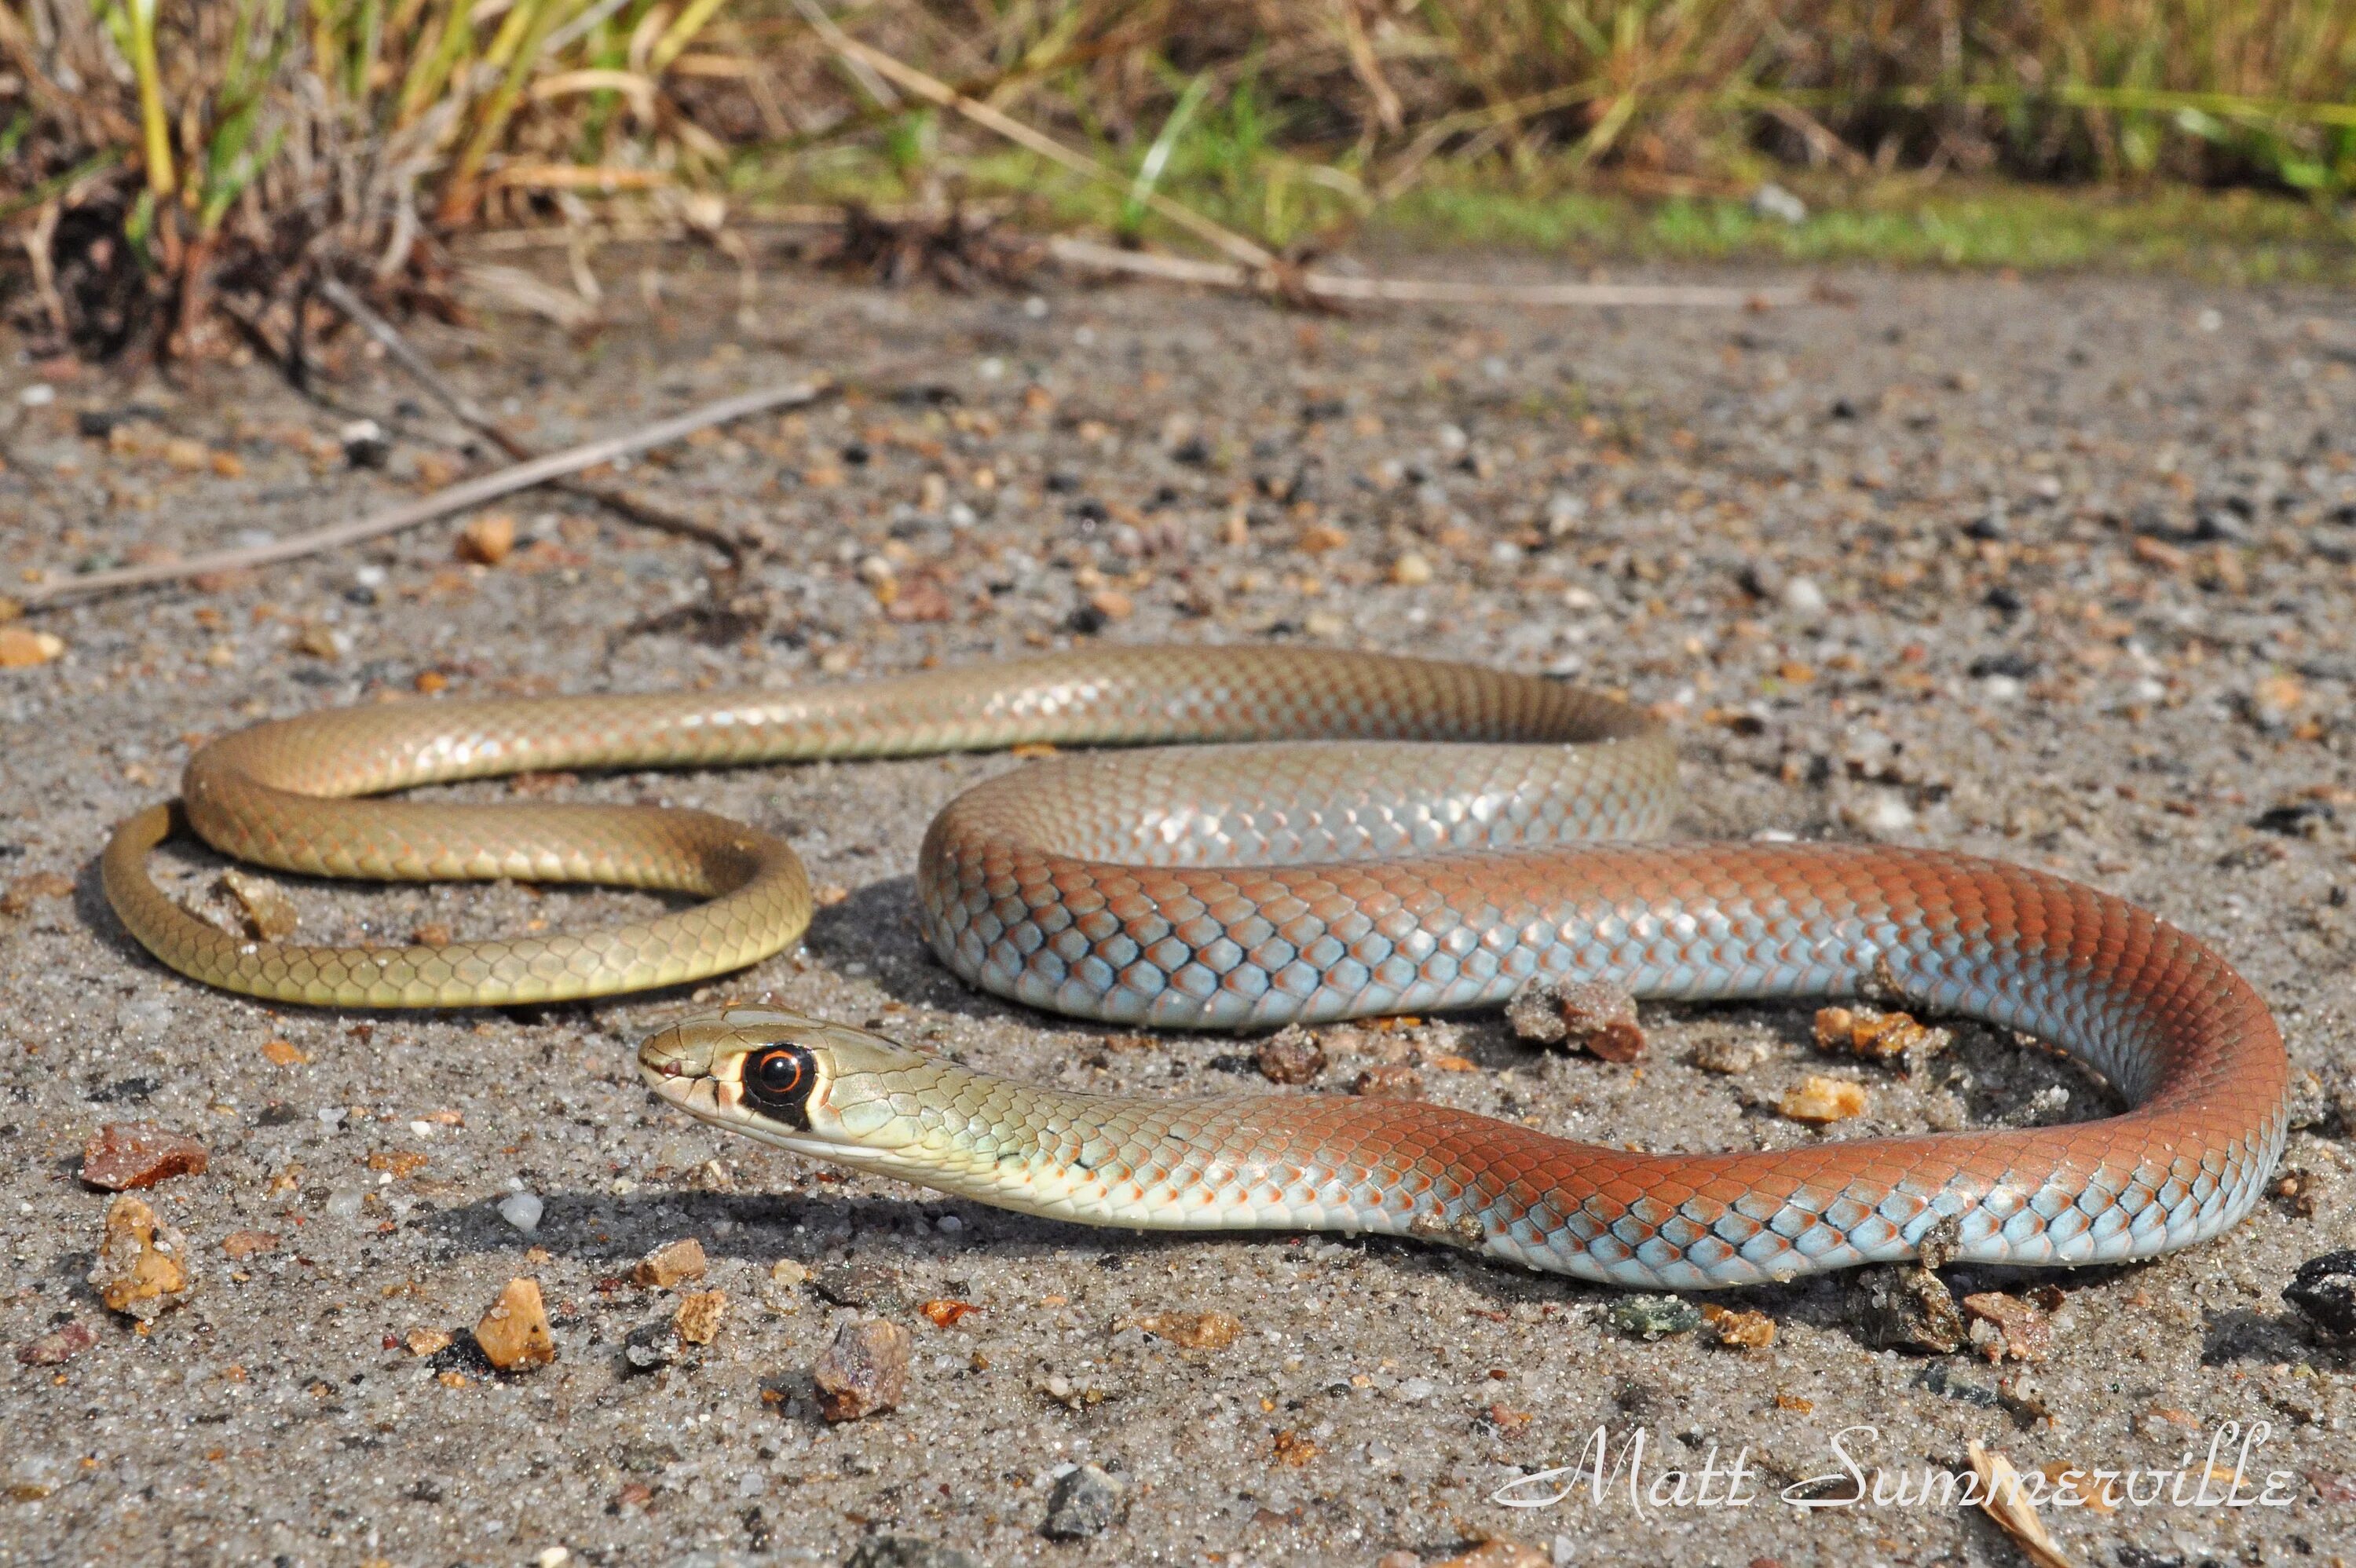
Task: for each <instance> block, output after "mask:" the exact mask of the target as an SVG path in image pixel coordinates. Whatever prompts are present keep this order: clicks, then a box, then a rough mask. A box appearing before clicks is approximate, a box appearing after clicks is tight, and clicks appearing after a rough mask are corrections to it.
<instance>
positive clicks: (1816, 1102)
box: [1775, 1074, 1869, 1126]
mask: <svg viewBox="0 0 2356 1568" xmlns="http://www.w3.org/2000/svg"><path fill="white" fill-rule="evenodd" d="M1868 1103H1869V1097H1868V1095H1867V1094H1866V1092H1865V1085H1864V1084H1862V1083H1852V1082H1850V1081H1849V1080H1848V1079H1846V1078H1822V1077H1817V1076H1815V1075H1813V1074H1811V1075H1810V1076H1808V1077H1806V1078H1804V1079H1802V1080H1801V1081H1800V1082H1799V1083H1798V1084H1797V1085H1796V1086H1794V1087H1793V1088H1790V1089H1786V1090H1784V1091H1783V1098H1781V1099H1779V1100H1777V1101H1776V1102H1775V1109H1776V1110H1777V1111H1778V1112H1779V1113H1781V1114H1782V1115H1786V1116H1789V1117H1790V1118H1791V1119H1792V1120H1794V1121H1795V1122H1808V1123H1811V1124H1813V1125H1817V1126H1823V1125H1828V1124H1830V1123H1833V1122H1845V1121H1847V1120H1848V1119H1849V1118H1850V1117H1851V1116H1861V1115H1864V1114H1865V1108H1866V1105H1867V1104H1868Z"/></svg>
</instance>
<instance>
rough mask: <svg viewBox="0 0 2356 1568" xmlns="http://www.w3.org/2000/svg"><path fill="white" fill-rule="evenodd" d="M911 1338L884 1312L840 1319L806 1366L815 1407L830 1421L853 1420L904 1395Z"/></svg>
mask: <svg viewBox="0 0 2356 1568" xmlns="http://www.w3.org/2000/svg"><path fill="white" fill-rule="evenodd" d="M913 1343H914V1340H913V1339H912V1337H911V1336H910V1335H909V1333H908V1331H907V1330H906V1329H905V1328H901V1327H900V1326H899V1325H898V1324H897V1323H894V1322H893V1321H892V1320H891V1319H890V1318H888V1317H865V1318H859V1319H855V1320H853V1321H851V1322H849V1323H845V1324H844V1325H843V1326H842V1327H841V1329H839V1330H838V1331H837V1332H836V1334H835V1336H834V1343H833V1344H831V1345H829V1346H828V1347H827V1348H826V1349H825V1351H824V1353H822V1354H821V1355H820V1356H819V1359H818V1363H817V1365H815V1366H813V1367H812V1368H811V1369H810V1379H811V1381H814V1382H816V1383H817V1384H818V1407H819V1413H820V1414H822V1415H824V1416H825V1417H826V1418H827V1419H828V1420H829V1421H857V1420H859V1419H860V1418H862V1416H868V1415H873V1414H874V1413H876V1412H878V1411H884V1410H890V1409H892V1408H894V1406H896V1405H897V1404H898V1403H900V1402H901V1401H902V1400H903V1399H905V1398H906V1397H907V1393H908V1352H909V1348H910V1346H911V1345H912V1344H913Z"/></svg>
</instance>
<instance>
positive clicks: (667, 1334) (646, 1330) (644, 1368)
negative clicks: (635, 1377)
mask: <svg viewBox="0 0 2356 1568" xmlns="http://www.w3.org/2000/svg"><path fill="white" fill-rule="evenodd" d="M679 1352H680V1340H679V1327H678V1325H677V1324H675V1323H665V1322H662V1321H660V1320H659V1319H658V1320H657V1321H655V1322H652V1323H641V1324H639V1325H638V1326H637V1328H633V1329H631V1330H630V1331H629V1333H627V1334H626V1335H625V1336H623V1339H622V1360H624V1361H625V1362H626V1363H627V1364H628V1366H629V1368H630V1370H631V1371H637V1372H651V1371H660V1370H661V1369H662V1368H664V1367H667V1366H669V1365H670V1364H671V1363H672V1362H673V1361H676V1360H679Z"/></svg>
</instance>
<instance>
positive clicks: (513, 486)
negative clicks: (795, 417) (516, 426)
mask: <svg viewBox="0 0 2356 1568" xmlns="http://www.w3.org/2000/svg"><path fill="white" fill-rule="evenodd" d="M832 390H833V388H832V387H831V386H830V385H829V384H828V383H825V382H822V381H796V382H791V383H789V384H787V385H786V386H782V387H767V388H764V389H762V390H760V391H757V392H742V393H739V394H738V395H737V396H735V397H733V398H723V399H721V400H719V401H718V402H716V403H706V404H704V405H703V406H702V407H701V408H698V409H690V410H689V411H687V412H685V413H683V414H673V415H672V416H671V417H670V418H669V419H666V420H657V421H655V422H654V423H652V424H649V425H642V426H640V427H639V428H638V429H637V430H634V431H631V432H627V433H626V434H623V435H610V436H606V437H605V438H604V439H603V440H600V441H593V442H588V443H584V444H583V445H580V446H572V447H567V448H565V449H564V450H563V451H562V452H552V453H549V454H548V455H547V456H545V457H537V458H534V459H532V460H531V461H530V462H529V463H519V464H516V465H515V466H513V467H512V468H502V469H500V470H499V471H498V473H496V474H486V475H481V476H480V477H479V478H475V479H468V480H466V481H464V482H463V483H461V484H457V485H451V486H450V487H449V488H448V489H446V490H437V491H436V492H434V494H433V495H431V496H425V497H423V499H421V500H415V501H410V502H406V503H404V504H402V505H401V506H398V507H392V508H391V510H389V511H383V512H379V513H377V514H376V515H375V516H374V517H359V518H355V519H354V520H352V521H351V522H348V523H337V524H335V525H334V526H332V527H329V528H316V529H314V530H313V531H311V532H310V533H307V534H297V535H295V537H294V538H293V539H276V540H273V541H272V542H271V543H269V544H266V545H254V546H252V547H251V548H249V549H224V550H215V551H214V552H212V553H211V554H209V555H199V556H194V557H191V558H189V559H188V560H170V561H152V562H149V563H147V564H145V565H143V566H126V567H122V568H120V569H118V570H116V571H92V572H88V573H85V574H83V575H81V576H78V577H65V578H61V579H59V581H53V582H45V583H42V584H40V585H38V586H37V587H34V588H32V589H31V590H30V591H28V592H26V593H25V594H24V595H23V599H24V603H25V604H26V606H27V608H31V607H33V606H36V605H39V604H46V603H50V602H52V601H54V600H58V599H62V598H64V597H66V596H68V595H70V594H76V593H98V592H105V591H106V590H109V589H114V588H133V587H136V586H138V585H140V584H142V583H148V582H169V581H176V580H177V579H179V578H184V577H194V576H197V575H198V573H200V572H208V571H237V570H239V569H240V568H242V567H249V566H268V565H270V564H272V563H273V562H276V561H281V560H295V559H296V558H297V557H300V556H306V555H316V554H318V553H319V552H320V551H322V550H329V549H337V547H339V546H342V545H348V544H358V543H359V542H360V541H361V540H363V539H380V538H382V537H383V536H384V535H386V534H395V533H399V532H401V531H402V529H404V528H415V527H416V526H417V525H418V524H420V523H429V522H432V521H433V520H434V518H436V517H448V516H449V515H450V514H451V513H453V512H463V511H465V510H466V508H467V507H479V506H481V505H483V504H484V503H485V502H487V501H496V500H498V498H499V497H500V496H512V495H514V494H515V493H516V492H517V491H519V490H529V489H530V488H531V487H532V486H533V485H545V484H547V483H548V482H549V481H550V480H552V479H561V478H562V477H564V476H565V475H569V474H578V473H580V472H581V471H582V470H583V469H584V468H594V467H595V466H596V465H597V464H600V463H610V462H612V461H613V460H614V459H616V458H617V457H627V456H629V455H630V454H631V453H637V452H644V451H646V450H647V449H648V448H649V447H656V446H664V445H668V444H669V443H671V442H674V441H678V440H680V438H682V437H684V436H688V435H692V434H693V433H694V432H697V431H700V430H705V429H709V428H710V427H711V426H712V425H716V424H726V423H727V422H728V421H731V420H739V419H743V418H744V417H745V416H746V415H747V414H757V413H766V412H767V411H769V410H771V409H780V408H795V407H800V406H803V405H806V404H809V403H814V402H816V401H818V400H819V399H821V398H823V397H825V396H827V395H828V393H830V391H832Z"/></svg>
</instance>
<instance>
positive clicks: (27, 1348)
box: [16, 1320, 98, 1367]
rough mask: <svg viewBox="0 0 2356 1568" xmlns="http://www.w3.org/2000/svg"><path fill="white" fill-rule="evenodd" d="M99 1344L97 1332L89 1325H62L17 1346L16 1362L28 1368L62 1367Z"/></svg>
mask: <svg viewBox="0 0 2356 1568" xmlns="http://www.w3.org/2000/svg"><path fill="white" fill-rule="evenodd" d="M97 1343H98V1333H97V1330H95V1329H93V1328H91V1326H90V1325H89V1324H87V1323H83V1322H80V1321H79V1320H77V1321H75V1322H71V1323H61V1324H59V1326H58V1327H56V1328H52V1329H50V1330H49V1331H48V1333H46V1334H43V1335H40V1336H38V1337H37V1338H36V1339H27V1340H26V1341H25V1342H24V1343H23V1344H21V1345H19V1346H17V1347H16V1360H19V1361H22V1362H23V1363H24V1364H25V1365H27V1366H28V1367H62V1366H64V1365H65V1364H66V1363H67V1362H68V1361H70V1360H73V1359H74V1358H75V1357H76V1356H79V1355H80V1354H81V1353H82V1352H83V1351H84V1350H87V1349H90V1348H91V1346H92V1345H95V1344H97Z"/></svg>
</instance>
